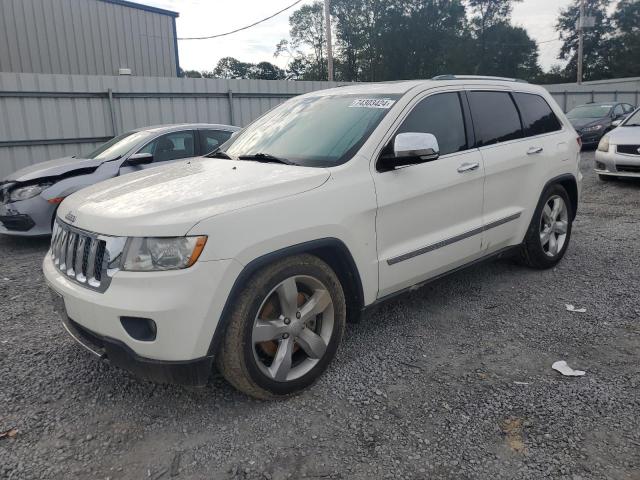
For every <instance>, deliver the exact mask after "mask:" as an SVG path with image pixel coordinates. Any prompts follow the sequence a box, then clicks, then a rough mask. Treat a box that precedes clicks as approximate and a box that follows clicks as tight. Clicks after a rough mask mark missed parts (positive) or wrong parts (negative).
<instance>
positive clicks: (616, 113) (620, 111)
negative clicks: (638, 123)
mask: <svg viewBox="0 0 640 480" xmlns="http://www.w3.org/2000/svg"><path fill="white" fill-rule="evenodd" d="M623 113H624V109H623V108H622V105H620V104H618V105H616V107H615V108H614V109H613V116H614V117H619V116H620V115H622V114H623Z"/></svg>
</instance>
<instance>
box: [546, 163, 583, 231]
mask: <svg viewBox="0 0 640 480" xmlns="http://www.w3.org/2000/svg"><path fill="white" fill-rule="evenodd" d="M555 184H558V185H561V186H562V187H563V188H564V189H565V190H566V191H567V195H569V200H570V201H571V220H574V219H575V218H576V214H577V212H578V200H579V199H578V195H579V194H578V181H577V180H576V177H575V176H574V175H573V174H571V173H565V174H563V175H559V176H557V177H554V178H552V179H551V180H549V181H548V182H547V183H546V184H545V186H544V188H543V189H542V192H541V193H540V196H542V194H543V193H544V192H545V190H546V189H547V188H549V186H551V185H555Z"/></svg>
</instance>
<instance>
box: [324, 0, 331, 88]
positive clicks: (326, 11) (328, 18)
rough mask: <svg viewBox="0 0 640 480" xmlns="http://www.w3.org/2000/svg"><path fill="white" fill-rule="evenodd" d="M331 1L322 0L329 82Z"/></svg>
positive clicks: (329, 77)
mask: <svg viewBox="0 0 640 480" xmlns="http://www.w3.org/2000/svg"><path fill="white" fill-rule="evenodd" d="M330 9H331V0H324V23H325V25H326V28H327V34H326V35H327V73H328V79H329V81H330V82H332V81H333V46H332V45H331V12H330Z"/></svg>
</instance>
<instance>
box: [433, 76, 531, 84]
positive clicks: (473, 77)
mask: <svg viewBox="0 0 640 480" xmlns="http://www.w3.org/2000/svg"><path fill="white" fill-rule="evenodd" d="M431 80H500V81H501V82H518V83H529V82H527V81H526V80H522V79H520V78H508V77H492V76H490V75H437V76H435V77H433V78H432V79H431Z"/></svg>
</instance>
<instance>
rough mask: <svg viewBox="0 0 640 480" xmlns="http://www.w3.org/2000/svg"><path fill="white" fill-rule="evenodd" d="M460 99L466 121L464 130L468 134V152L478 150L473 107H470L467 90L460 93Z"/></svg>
mask: <svg viewBox="0 0 640 480" xmlns="http://www.w3.org/2000/svg"><path fill="white" fill-rule="evenodd" d="M458 97H459V98H460V106H461V107H462V116H463V119H464V130H465V132H466V134H467V148H466V150H471V149H474V148H478V147H476V128H475V125H474V124H473V118H471V107H470V105H469V97H468V96H467V91H466V90H461V91H459V92H458ZM466 150H464V151H466Z"/></svg>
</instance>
